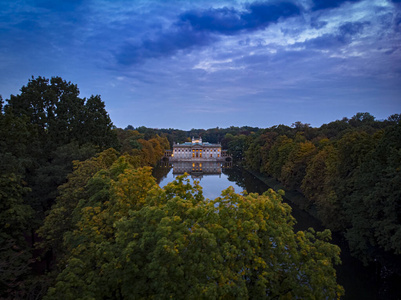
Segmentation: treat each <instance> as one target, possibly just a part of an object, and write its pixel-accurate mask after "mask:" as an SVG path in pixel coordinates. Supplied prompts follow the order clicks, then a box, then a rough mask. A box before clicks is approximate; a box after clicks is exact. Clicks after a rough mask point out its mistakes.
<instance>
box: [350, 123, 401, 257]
mask: <svg viewBox="0 0 401 300" xmlns="http://www.w3.org/2000/svg"><path fill="white" fill-rule="evenodd" d="M400 141H401V123H398V124H395V125H393V126H390V127H388V128H387V129H386V131H385V133H384V134H383V135H380V138H379V140H377V144H376V146H375V147H374V149H372V151H370V152H369V153H367V154H366V158H365V160H364V161H363V162H362V163H361V164H360V166H359V167H358V168H357V169H356V171H355V172H354V174H353V179H354V190H353V193H352V194H351V196H350V197H348V200H349V201H347V203H346V208H347V211H346V212H347V215H348V217H349V219H350V222H351V226H350V228H349V229H348V230H347V233H346V237H347V239H348V240H349V243H350V248H351V251H352V252H353V253H354V255H356V256H358V257H360V258H362V259H363V260H364V261H365V262H367V261H370V260H373V259H374V256H375V252H376V251H377V249H382V250H384V251H387V252H388V253H392V254H398V255H399V254H401V200H400V199H401V191H400V183H401V142H400Z"/></svg>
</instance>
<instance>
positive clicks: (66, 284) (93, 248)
mask: <svg viewBox="0 0 401 300" xmlns="http://www.w3.org/2000/svg"><path fill="white" fill-rule="evenodd" d="M0 108H1V113H0V147H1V148H0V149H1V151H0V207H1V209H0V228H1V229H0V230H1V232H0V298H5V299H20V298H22V299H42V298H44V299H127V298H128V299H131V298H133V299H138V298H141V299H142V298H163V299H164V298H173V299H184V298H188V297H189V298H207V299H214V298H227V297H228V298H243V299H246V298H271V299H275V298H276V299H277V298H280V299H291V298H298V299H299V298H302V299H338V298H340V297H341V295H343V293H344V291H343V289H342V287H341V286H339V285H338V284H337V283H336V275H335V269H334V265H335V264H338V263H340V261H339V251H340V250H339V248H338V247H337V246H335V245H332V244H330V242H329V241H330V237H331V232H330V230H326V231H324V232H314V231H313V230H309V231H305V232H303V231H299V232H294V230H293V225H294V222H295V220H294V219H293V217H292V216H291V209H290V208H289V206H288V205H286V204H284V203H283V202H282V195H283V194H282V191H273V190H271V189H270V190H268V191H266V192H265V193H264V194H263V195H258V194H246V193H245V194H244V195H239V194H235V193H234V192H233V191H232V190H231V189H227V190H225V191H223V192H222V195H221V196H220V197H218V198H216V199H214V200H211V201H205V198H204V197H203V194H202V190H201V188H200V187H199V186H198V185H197V184H195V185H191V184H190V183H189V181H188V180H187V179H186V178H185V177H178V178H177V180H175V181H174V182H172V183H170V184H168V185H167V186H166V187H164V188H160V187H159V186H158V185H157V184H156V182H155V179H154V178H153V177H152V172H151V170H152V168H151V167H152V166H154V165H155V164H156V163H157V162H158V161H159V160H160V159H161V158H162V157H163V154H164V150H165V149H170V148H171V146H172V143H173V142H184V141H187V140H188V139H190V138H191V137H192V136H196V137H197V136H202V138H203V140H205V141H208V142H212V143H217V142H219V143H221V144H222V146H223V148H225V149H228V150H229V152H230V154H231V155H232V156H233V158H234V159H235V161H236V162H237V163H238V164H240V165H241V166H243V167H244V168H246V169H248V170H249V171H250V172H255V173H256V174H261V175H265V176H271V177H273V178H275V179H277V180H279V181H280V182H282V183H283V185H284V186H285V187H286V188H287V189H289V190H297V191H299V192H301V193H303V195H305V197H306V198H305V199H307V200H306V201H305V203H303V206H304V208H305V209H306V210H309V211H313V212H315V213H316V215H317V216H318V217H319V218H320V219H321V220H322V222H323V223H324V225H325V226H326V227H327V228H329V229H331V230H333V231H338V232H341V233H343V234H344V237H345V238H346V239H347V241H348V243H349V245H350V249H351V251H352V252H353V253H354V255H356V256H357V257H358V258H360V259H361V260H362V261H364V262H365V263H366V264H368V263H370V262H372V261H380V263H382V264H386V263H387V264H388V263H389V262H391V263H392V264H393V265H395V266H397V264H396V263H397V262H399V260H400V254H401V248H400V247H401V207H400V206H401V200H400V199H401V189H400V186H401V176H400V172H401V117H400V115H392V116H390V117H389V118H388V119H387V120H380V121H379V120H375V118H374V117H373V116H372V115H370V114H369V113H358V114H356V115H355V116H354V117H352V118H350V119H347V118H344V119H342V120H337V121H334V122H331V123H329V124H324V125H322V126H321V127H320V128H313V127H311V126H310V125H309V124H303V123H301V122H295V123H294V124H293V125H292V126H291V127H289V126H285V125H278V126H273V127H270V128H265V129H261V128H253V127H240V128H239V127H230V128H225V129H223V128H213V129H208V130H203V129H193V130H190V131H182V130H176V129H152V128H146V127H143V126H142V127H137V128H134V127H133V126H131V125H129V126H127V128H125V129H120V128H116V127H115V126H114V125H113V123H112V122H111V120H110V117H109V115H108V113H107V111H106V110H105V105H104V103H103V101H102V100H101V97H100V96H98V95H96V96H91V97H90V98H88V99H86V98H80V97H79V89H78V87H77V86H76V85H74V84H72V83H71V82H66V81H65V80H63V79H61V78H59V77H53V78H51V79H46V78H43V77H38V78H32V79H31V80H29V82H28V84H27V85H26V86H23V87H22V88H21V91H20V94H19V95H16V96H14V95H11V96H10V98H9V99H8V100H7V101H6V103H5V102H4V101H3V100H2V98H0Z"/></svg>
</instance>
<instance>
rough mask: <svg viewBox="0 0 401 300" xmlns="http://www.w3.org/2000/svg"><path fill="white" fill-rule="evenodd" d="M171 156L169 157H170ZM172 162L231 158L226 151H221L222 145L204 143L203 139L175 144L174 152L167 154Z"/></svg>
mask: <svg viewBox="0 0 401 300" xmlns="http://www.w3.org/2000/svg"><path fill="white" fill-rule="evenodd" d="M168 154H169V155H168ZM166 156H169V159H170V161H224V160H226V158H229V156H228V155H227V151H226V150H221V144H211V143H208V142H202V138H199V139H194V138H192V142H187V143H182V144H178V143H174V144H173V150H172V151H171V154H170V153H166Z"/></svg>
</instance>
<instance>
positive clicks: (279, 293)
mask: <svg viewBox="0 0 401 300" xmlns="http://www.w3.org/2000/svg"><path fill="white" fill-rule="evenodd" d="M100 157H103V158H102V159H101V160H102V161H104V159H107V161H108V163H107V164H106V165H105V164H103V168H102V169H100V170H99V169H97V170H98V171H97V172H95V173H93V172H90V173H89V172H84V173H82V171H84V170H83V169H82V170H81V169H80V168H78V169H76V171H74V173H73V174H75V175H72V177H70V180H71V182H75V179H74V178H77V179H78V178H81V179H79V181H78V182H80V186H82V187H84V188H83V189H79V188H78V189H77V188H74V189H70V188H66V189H63V190H62V191H61V195H60V198H59V200H58V203H57V206H56V207H55V208H54V209H53V210H52V212H51V214H50V215H49V216H48V217H47V218H46V220H45V225H44V226H45V227H43V228H42V229H41V230H40V234H41V235H42V237H43V238H45V239H47V241H48V243H50V244H51V245H52V246H53V247H58V249H59V252H58V253H59V254H58V255H59V258H60V261H61V263H62V265H63V266H64V267H62V268H60V273H59V274H58V276H57V279H56V282H55V284H54V286H53V287H51V288H50V289H49V293H48V295H47V297H46V298H47V299H56V298H57V299H60V297H61V298H62V299H86V298H95V299H106V298H115V299H137V298H163V299H164V298H174V299H187V298H207V299H217V298H226V297H229V298H243V299H246V298H269V299H274V298H277V297H281V298H283V299H284V298H309V299H311V298H315V299H322V298H328V299H337V298H339V297H340V296H341V295H342V294H343V289H342V288H341V286H339V285H338V284H337V283H336V275H335V270H334V267H333V265H334V264H336V263H339V248H338V247H337V246H335V245H332V244H330V243H328V240H330V232H329V231H325V232H321V233H315V232H314V231H313V230H312V229H311V230H309V231H307V232H297V233H294V231H293V225H294V223H295V220H294V218H293V217H292V216H291V209H290V207H289V206H288V205H286V204H283V203H282V198H281V195H280V194H278V193H276V192H274V191H273V190H269V191H267V192H266V193H264V194H263V195H258V194H249V195H247V194H245V195H239V194H235V193H234V192H233V190H232V189H231V188H229V189H227V190H225V191H223V192H222V194H221V196H220V197H218V198H216V199H214V200H206V199H205V198H204V197H203V194H202V189H201V187H200V186H199V185H198V184H197V183H195V184H194V185H191V184H190V183H189V180H188V179H187V178H185V176H179V177H177V179H176V180H175V181H174V182H172V183H170V184H168V185H166V186H165V187H164V188H160V187H159V186H158V185H157V184H156V183H155V181H154V178H153V177H152V176H151V172H150V169H149V168H147V167H144V168H135V167H133V166H132V165H131V164H130V161H132V160H131V158H130V156H129V155H124V156H121V157H120V158H117V157H116V156H115V155H114V154H113V153H112V152H110V151H108V152H104V153H103V154H101V156H99V158H100ZM88 162H89V161H88ZM82 166H83V165H82ZM88 166H89V165H88ZM99 166H100V165H99ZM85 174H86V175H85ZM76 176H77V177H76ZM82 176H84V177H82ZM75 191H82V192H79V193H78V194H76V192H75ZM71 193H72V194H71ZM67 199H70V200H69V201H66V200H67ZM74 199H76V200H74ZM60 213H62V214H64V219H63V220H69V221H68V223H69V225H68V226H66V224H65V222H64V221H62V220H61V218H60ZM53 214H56V215H57V216H59V217H56V215H53ZM66 216H69V217H68V218H66ZM50 232H57V234H49V233H50ZM55 238H56V239H55ZM57 245H58V246H57ZM65 266H66V267H65Z"/></svg>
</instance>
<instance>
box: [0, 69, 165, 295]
mask: <svg viewBox="0 0 401 300" xmlns="http://www.w3.org/2000/svg"><path fill="white" fill-rule="evenodd" d="M118 137H119V136H118V132H117V130H116V129H115V128H114V125H113V124H112V122H111V120H110V117H109V115H108V113H107V111H106V109H105V105H104V103H103V101H102V100H101V98H100V96H91V97H90V98H89V99H85V98H80V97H79V90H78V88H77V86H76V85H74V84H72V83H71V82H66V81H65V80H63V79H61V78H59V77H53V78H51V79H46V78H43V77H38V78H36V79H34V78H32V79H31V80H29V82H28V84H27V85H26V86H23V87H22V88H21V93H20V94H19V95H16V96H14V95H11V96H10V99H8V100H7V103H6V104H5V105H4V103H3V99H2V98H1V97H0V149H1V151H0V209H1V210H0V228H1V229H0V273H1V275H0V298H5V297H8V298H10V299H13V298H29V297H33V298H35V297H36V295H40V294H41V293H42V290H43V289H44V288H45V287H43V285H46V283H41V282H38V280H37V279H38V278H40V276H39V277H37V276H34V274H35V273H38V272H39V273H40V272H43V271H42V270H43V269H46V267H45V266H42V265H41V263H40V262H38V260H37V254H35V255H34V254H33V252H34V245H35V242H36V240H37V234H36V233H35V230H36V229H37V228H38V227H39V226H40V225H41V224H42V223H43V219H44V217H45V215H46V214H47V212H48V211H49V209H50V208H51V207H52V205H53V204H54V203H55V199H56V197H57V196H58V195H59V192H58V187H59V186H60V185H62V184H64V183H65V182H66V180H67V175H68V174H70V173H71V172H72V171H73V161H78V160H81V161H83V160H86V159H88V158H90V157H92V156H93V155H95V154H96V153H98V152H101V151H103V150H105V149H107V148H110V147H114V148H116V149H120V148H123V150H124V151H128V152H132V153H131V154H132V157H133V158H132V159H133V160H134V161H133V162H132V163H133V164H134V165H135V166H137V167H139V166H145V165H151V164H154V163H155V162H156V161H157V160H158V159H160V158H161V156H162V155H163V152H164V149H165V148H166V147H167V144H168V142H167V140H166V139H165V138H159V137H154V138H152V139H150V140H146V139H145V138H144V137H143V136H141V137H140V139H138V141H137V143H138V145H139V146H137V145H136V144H135V143H133V144H129V145H125V144H124V139H122V138H120V140H119V139H118ZM133 142H135V141H133ZM120 144H122V146H120ZM75 165H76V166H77V165H79V163H78V162H75ZM36 252H37V251H36ZM49 253H51V251H50V252H49ZM41 254H43V253H41ZM51 260H52V259H51V256H50V255H47V259H45V261H46V262H47V263H48V264H49V263H50V262H51ZM42 264H43V263H42ZM39 281H40V280H39Z"/></svg>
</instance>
